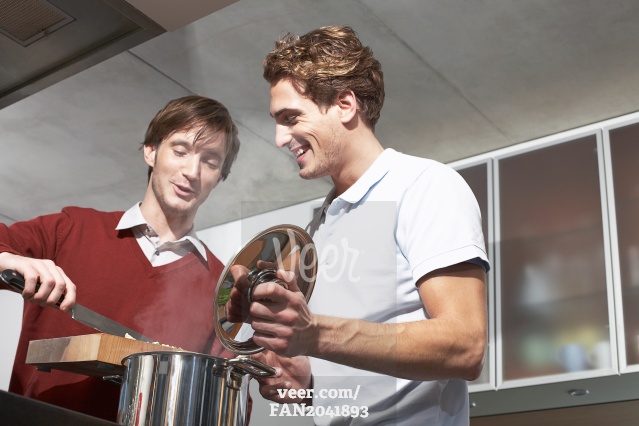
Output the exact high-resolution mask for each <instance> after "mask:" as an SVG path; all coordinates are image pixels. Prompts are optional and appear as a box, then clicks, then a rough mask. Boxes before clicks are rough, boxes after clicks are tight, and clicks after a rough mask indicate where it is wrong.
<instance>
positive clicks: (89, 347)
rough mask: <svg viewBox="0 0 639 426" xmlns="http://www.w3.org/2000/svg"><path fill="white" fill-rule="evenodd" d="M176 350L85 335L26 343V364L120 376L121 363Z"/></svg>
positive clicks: (123, 339)
mask: <svg viewBox="0 0 639 426" xmlns="http://www.w3.org/2000/svg"><path fill="white" fill-rule="evenodd" d="M165 350H170V351H179V350H180V349H177V348H174V347H168V346H164V345H157V344H154V343H146V342H140V341H138V340H133V339H126V338H124V337H119V336H113V335H111V334H103V333H96V334H85V335H82V336H71V337H59V338H56V339H44V340H32V341H31V342H29V350H28V352H27V359H26V363H27V364H31V365H35V366H37V367H38V368H39V369H41V370H48V369H56V370H63V371H70V372H72V373H78V374H84V375H88V376H97V377H104V376H110V375H122V374H124V366H123V365H122V359H123V358H124V357H126V356H128V355H131V354H135V353H139V352H151V351H165Z"/></svg>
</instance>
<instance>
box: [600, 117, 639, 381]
mask: <svg viewBox="0 0 639 426" xmlns="http://www.w3.org/2000/svg"><path fill="white" fill-rule="evenodd" d="M606 130H607V139H606V145H605V147H606V165H607V166H608V167H607V171H608V179H607V183H608V192H609V194H610V203H609V204H610V206H611V209H612V212H611V215H610V217H611V220H610V225H611V226H610V228H611V231H612V232H611V236H612V249H613V271H614V275H615V278H616V279H615V285H616V287H615V290H616V292H615V296H616V298H617V299H616V302H617V311H618V312H617V315H616V317H617V326H618V330H619V348H620V351H619V361H620V369H621V371H622V372H628V371H639V309H637V308H638V307H639V123H637V122H634V123H629V124H628V123H623V124H621V125H619V126H615V127H610V128H608V129H606Z"/></svg>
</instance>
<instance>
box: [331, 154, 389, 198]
mask: <svg viewBox="0 0 639 426" xmlns="http://www.w3.org/2000/svg"><path fill="white" fill-rule="evenodd" d="M395 153H396V151H395V150H394V149H392V148H386V149H385V150H384V151H383V152H382V153H381V154H380V155H379V156H378V157H377V158H376V159H375V161H374V162H373V164H371V166H370V167H369V168H368V170H366V172H364V174H363V175H362V176H360V178H359V179H357V181H356V182H355V183H354V184H353V185H352V186H351V187H350V188H348V189H347V190H346V191H344V193H343V194H342V195H340V196H339V198H341V199H342V200H344V201H346V202H348V203H351V204H356V203H358V202H359V201H360V200H361V199H362V198H364V196H365V195H366V194H367V193H368V191H369V190H370V189H371V187H372V186H373V185H375V184H376V183H377V182H379V181H380V180H381V179H382V178H383V177H384V176H385V175H386V173H388V171H389V170H390V167H391V164H392V157H393V156H394V155H395ZM334 194H335V188H333V190H331V192H330V193H329V196H332V197H334V196H335V195H334ZM327 198H328V197H327ZM330 201H332V198H331V199H330Z"/></svg>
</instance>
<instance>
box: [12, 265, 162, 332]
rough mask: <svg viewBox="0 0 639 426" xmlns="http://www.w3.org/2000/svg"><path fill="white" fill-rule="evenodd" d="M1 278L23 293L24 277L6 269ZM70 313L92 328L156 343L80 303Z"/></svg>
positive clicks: (60, 301) (37, 286)
mask: <svg viewBox="0 0 639 426" xmlns="http://www.w3.org/2000/svg"><path fill="white" fill-rule="evenodd" d="M0 280H1V281H2V282H4V283H5V284H6V285H7V286H9V288H10V289H11V290H13V291H16V292H18V293H22V292H23V291H24V277H23V276H22V275H20V274H19V273H18V272H16V271H14V270H12V269H5V270H4V271H2V272H1V273H0ZM38 288H40V284H37V285H36V291H37V289H38ZM63 300H64V296H62V297H60V300H58V303H56V305H58V306H60V303H62V301H63ZM69 313H70V314H71V318H73V319H74V320H76V321H78V322H80V323H82V324H84V325H88V326H89V327H91V328H95V329H96V330H98V331H100V332H102V333H106V334H113V335H115V336H121V337H132V338H134V339H135V340H140V341H142V342H149V343H154V341H153V340H152V339H149V338H148V337H146V336H143V335H142V334H140V333H138V332H137V331H133V330H131V329H130V328H126V327H125V326H123V325H122V324H118V323H117V322H115V321H113V320H112V319H109V318H107V317H105V316H104V315H100V314H99V313H97V312H95V311H92V310H91V309H88V308H85V307H84V306H82V305H78V304H77V303H76V304H75V306H73V308H72V309H71V311H69Z"/></svg>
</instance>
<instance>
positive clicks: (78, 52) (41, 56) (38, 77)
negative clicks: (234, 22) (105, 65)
mask: <svg viewBox="0 0 639 426" xmlns="http://www.w3.org/2000/svg"><path fill="white" fill-rule="evenodd" d="M236 1H238V0H179V1H176V0H126V1H125V0H0V108H4V107H5V106H7V105H10V104H12V103H14V102H17V101H19V100H20V99H23V98H25V97H27V96H29V95H31V94H33V93H36V92H37V91H39V90H42V89H44V88H45V87H48V86H50V85H52V84H54V83H57V82H58V81H61V80H63V79H65V78H67V77H69V76H71V75H73V74H76V73H78V72H80V71H82V70H84V69H86V68H89V67H91V66H93V65H95V64H97V63H99V62H102V61H104V60H106V59H108V58H110V57H112V56H114V55H117V54H118V53H121V52H123V51H125V50H128V49H131V48H132V47H134V46H137V45H138V44H141V43H143V42H145V41H147V40H149V39H151V38H153V37H156V36H158V35H160V34H162V33H164V32H166V31H173V30H175V29H177V28H180V27H182V26H184V25H187V24H189V23H191V22H194V21H196V20H197V19H200V18H203V17H204V16H207V15H209V14H211V13H213V12H215V11H216V10H219V9H222V8H223V7H226V6H228V5H229V4H232V3H235V2H236Z"/></svg>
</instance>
